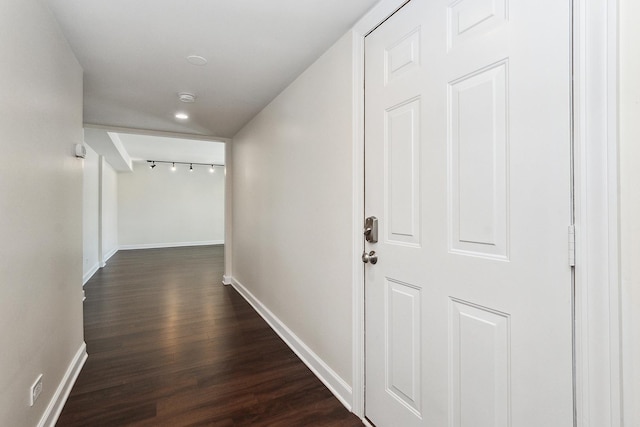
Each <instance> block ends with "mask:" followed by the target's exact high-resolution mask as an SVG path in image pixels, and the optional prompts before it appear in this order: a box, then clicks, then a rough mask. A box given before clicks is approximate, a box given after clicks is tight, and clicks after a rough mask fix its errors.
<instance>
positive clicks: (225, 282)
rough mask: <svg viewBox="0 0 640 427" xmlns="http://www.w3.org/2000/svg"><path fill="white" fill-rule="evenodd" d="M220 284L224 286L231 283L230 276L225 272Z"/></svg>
mask: <svg viewBox="0 0 640 427" xmlns="http://www.w3.org/2000/svg"><path fill="white" fill-rule="evenodd" d="M222 284H223V285H225V286H229V285H231V284H232V278H231V276H227V275H226V274H225V275H223V276H222Z"/></svg>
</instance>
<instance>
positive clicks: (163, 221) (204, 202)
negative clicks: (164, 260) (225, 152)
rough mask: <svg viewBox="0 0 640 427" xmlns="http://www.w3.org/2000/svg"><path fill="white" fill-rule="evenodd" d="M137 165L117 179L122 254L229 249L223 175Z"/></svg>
mask: <svg viewBox="0 0 640 427" xmlns="http://www.w3.org/2000/svg"><path fill="white" fill-rule="evenodd" d="M170 166H171V165H167V164H158V165H156V167H155V169H151V168H150V167H149V166H148V165H147V164H146V162H134V166H133V173H122V174H120V175H119V176H118V178H119V179H118V227H119V229H118V230H119V231H118V240H119V243H120V247H121V248H123V249H132V248H145V247H168V246H189V245H199V244H221V243H224V169H223V168H221V167H218V168H216V169H217V170H216V172H214V173H210V172H209V167H205V166H201V165H194V166H193V172H190V171H189V166H188V165H180V164H179V165H176V170H175V171H171V170H170Z"/></svg>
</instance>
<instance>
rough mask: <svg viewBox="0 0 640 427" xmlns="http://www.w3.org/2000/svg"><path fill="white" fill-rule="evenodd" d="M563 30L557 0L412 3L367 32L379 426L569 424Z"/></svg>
mask: <svg viewBox="0 0 640 427" xmlns="http://www.w3.org/2000/svg"><path fill="white" fill-rule="evenodd" d="M570 35H571V2H570V0H536V1H532V0H457V1H451V0H411V1H410V2H409V3H408V4H406V5H405V6H404V7H403V8H401V9H400V10H399V11H398V12H396V13H395V14H394V15H393V16H391V17H390V18H389V19H388V20H387V21H385V22H384V23H383V24H382V25H381V26H379V27H378V28H377V29H376V30H375V31H373V32H372V33H371V34H370V35H368V36H367V37H366V41H365V46H366V50H365V61H366V71H365V87H366V89H365V135H366V142H365V153H366V154H365V170H366V174H365V182H366V190H365V212H366V215H367V216H375V217H377V218H378V220H379V235H378V242H377V243H372V242H365V250H366V253H367V254H369V253H370V252H371V251H375V255H376V256H377V259H378V261H377V263H376V264H372V263H371V262H369V263H368V264H366V265H365V294H366V307H365V308H366V310H365V311H366V400H365V402H366V403H365V413H366V416H367V418H368V419H369V420H370V421H371V422H372V423H373V424H375V425H376V426H377V427H391V426H396V427H413V426H416V427H417V426H422V427H425V426H428V427H444V426H452V427H507V426H514V427H542V426H544V427H569V426H572V425H573V380H572V268H571V267H570V266H569V260H568V247H569V244H568V227H569V225H570V224H571V223H572V211H571V210H572V202H571V200H572V199H571V127H570V126H571V120H570V118H571V78H570V77H571V37H570ZM366 258H367V257H366V256H365V259H366ZM369 258H371V257H369Z"/></svg>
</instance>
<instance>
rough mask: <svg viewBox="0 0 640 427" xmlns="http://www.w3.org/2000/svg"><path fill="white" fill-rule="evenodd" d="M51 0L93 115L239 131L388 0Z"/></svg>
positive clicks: (98, 119)
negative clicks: (182, 115) (200, 62)
mask: <svg viewBox="0 0 640 427" xmlns="http://www.w3.org/2000/svg"><path fill="white" fill-rule="evenodd" d="M45 1H46V2H47V3H48V4H49V6H50V8H51V9H52V11H53V13H54V15H55V16H56V18H57V19H58V21H59V22H60V26H61V28H62V31H63V32H64V34H65V36H66V37H67V39H68V40H69V43H70V45H71V47H72V49H73V51H74V52H75V54H76V57H77V58H78V60H79V62H80V64H81V65H82V67H83V68H84V72H85V74H84V78H85V81H84V121H85V123H88V124H97V125H104V126H113V127H125V128H135V129H148V130H155V131H165V132H177V133H187V134H197V135H209V136H217V137H226V138H229V137H232V136H233V135H234V134H235V133H236V132H237V131H238V130H240V128H241V127H242V126H243V125H244V124H246V123H247V122H248V121H249V120H251V118H253V116H255V115H256V114H257V113H258V112H259V111H260V110H261V109H262V108H263V107H264V106H265V105H266V104H268V103H269V101H271V100H272V99H273V98H274V97H275V96H276V95H277V94H278V93H279V92H280V91H282V90H283V89H284V88H285V87H286V86H287V85H288V84H289V83H291V82H292V81H293V80H294V79H295V78H296V77H297V76H298V75H299V74H300V73H301V72H302V71H304V70H305V69H306V68H307V67H308V66H309V65H310V64H311V63H313V61H314V60H315V59H316V58H318V57H319V56H320V55H321V54H322V53H323V52H324V51H325V50H327V49H328V48H329V47H330V46H331V45H332V44H333V43H334V42H335V41H336V40H337V39H338V38H340V37H341V36H342V35H343V34H345V33H346V31H348V29H349V28H350V27H351V26H352V25H353V24H354V23H355V22H356V21H357V20H358V19H359V18H360V17H361V16H362V15H364V14H365V13H366V12H367V11H368V10H369V9H370V8H371V7H373V5H374V4H375V3H376V2H377V1H378V0H268V1H267V0H45ZM188 55H200V56H203V57H205V58H207V59H208V61H209V62H208V64H207V65H205V66H196V65H192V64H190V63H189V62H187V60H186V57H187V56H188ZM178 92H191V93H194V94H195V95H196V96H197V100H196V102H195V103H193V104H184V103H181V102H180V101H179V100H178V97H177V94H178ZM178 110H182V111H185V112H187V113H188V114H189V115H190V118H189V120H187V121H184V122H181V121H179V120H177V119H175V117H174V114H175V113H176V112H177V111H178Z"/></svg>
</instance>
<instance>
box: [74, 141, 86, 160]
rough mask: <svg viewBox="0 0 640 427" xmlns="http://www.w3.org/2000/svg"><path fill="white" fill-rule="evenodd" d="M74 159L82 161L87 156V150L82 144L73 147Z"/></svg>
mask: <svg viewBox="0 0 640 427" xmlns="http://www.w3.org/2000/svg"><path fill="white" fill-rule="evenodd" d="M75 151H76V157H78V158H81V159H84V158H85V157H86V156H87V149H86V148H85V146H84V144H76V145H75Z"/></svg>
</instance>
